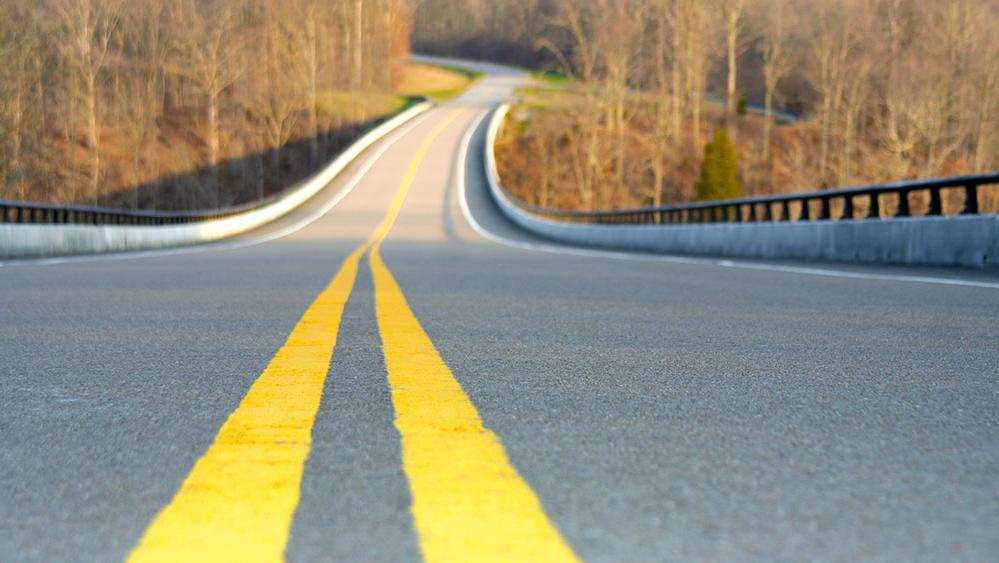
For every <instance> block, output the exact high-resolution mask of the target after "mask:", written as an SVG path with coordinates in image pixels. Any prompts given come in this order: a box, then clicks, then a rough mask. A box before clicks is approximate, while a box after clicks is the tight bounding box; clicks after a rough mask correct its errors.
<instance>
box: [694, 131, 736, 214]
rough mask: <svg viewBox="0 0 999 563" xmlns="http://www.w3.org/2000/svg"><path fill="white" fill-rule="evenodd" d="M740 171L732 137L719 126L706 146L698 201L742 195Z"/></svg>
mask: <svg viewBox="0 0 999 563" xmlns="http://www.w3.org/2000/svg"><path fill="white" fill-rule="evenodd" d="M738 173H739V163H738V162H737V161H736V159H735V147H733V146H732V139H730V138H729V136H728V133H726V132H725V130H724V129H722V128H721V127H719V128H717V129H715V133H714V135H713V136H712V137H711V142H709V143H708V144H707V145H705V146H704V161H703V162H701V176H700V178H698V180H697V201H710V200H716V199H734V198H738V197H742V186H740V185H739V178H738Z"/></svg>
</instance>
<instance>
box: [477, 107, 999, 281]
mask: <svg viewBox="0 0 999 563" xmlns="http://www.w3.org/2000/svg"><path fill="white" fill-rule="evenodd" d="M508 110H509V105H508V104H503V105H501V106H499V107H498V108H496V110H495V111H494V112H493V115H492V118H491V119H490V121H489V128H488V130H487V132H486V144H485V155H484V156H485V163H486V178H487V181H488V184H489V190H490V192H491V193H492V196H493V198H494V199H495V200H496V203H497V205H498V206H499V208H500V210H501V211H502V212H503V214H504V215H506V216H507V217H508V218H509V219H510V220H511V221H513V222H514V223H516V224H517V225H519V226H520V227H522V228H523V229H525V230H527V231H529V232H532V233H535V234H537V235H541V236H543V237H546V238H549V239H552V240H556V241H560V242H566V243H571V244H577V245H583V246H593V247H600V248H609V249H619V250H640V251H646V252H648V251H652V252H661V253H668V254H695V255H712V256H724V257H740V258H765V259H772V260H780V259H793V260H808V261H829V262H850V263H866V264H904V265H910V266H949V267H962V268H977V269H987V270H999V215H961V216H948V217H908V218H899V219H883V220H879V221H865V220H853V221H809V222H801V223H798V222H794V223H755V224H753V223H729V224H718V225H584V224H574V223H563V222H559V221H552V220H550V219H544V218H541V217H538V216H537V215H533V214H531V213H528V212H526V211H524V210H523V209H521V208H520V207H518V206H517V204H516V203H514V201H513V200H512V199H511V197H510V196H509V195H508V194H507V193H506V191H505V190H504V189H503V187H502V185H501V184H500V179H499V175H498V173H497V171H496V155H495V150H494V149H495V143H496V136H497V133H498V132H499V128H500V126H501V125H502V123H503V118H504V117H505V116H506V113H507V111H508Z"/></svg>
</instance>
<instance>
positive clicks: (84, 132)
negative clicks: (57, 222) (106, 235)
mask: <svg viewBox="0 0 999 563" xmlns="http://www.w3.org/2000/svg"><path fill="white" fill-rule="evenodd" d="M409 23H410V10H409V5H408V3H407V2H406V0H332V1H321V0H142V1H141V2H140V1H128V0H41V1H36V0H5V1H4V2H2V3H0V186H2V188H3V191H2V193H0V198H16V199H26V198H31V199H42V200H47V201H57V202H88V203H97V204H100V203H104V202H107V201H109V199H111V200H114V199H115V197H114V196H115V193H114V192H116V191H119V190H124V189H127V188H128V187H130V186H138V185H144V184H156V183H157V182H161V181H163V179H164V178H167V177H171V176H178V175H183V174H184V173H187V172H190V171H192V170H199V169H201V170H203V171H204V173H201V174H195V175H193V176H192V175H190V174H187V176H186V178H187V180H186V181H187V183H188V184H189V185H187V186H181V187H180V188H179V189H181V188H182V189H184V190H186V194H187V195H184V196H183V197H182V198H181V199H184V200H186V201H174V202H172V203H168V205H179V206H184V207H218V206H220V205H226V204H229V203H233V201H234V199H237V198H239V197H240V196H241V195H242V196H245V195H246V194H240V193H239V190H240V189H242V188H241V186H249V187H250V191H251V192H255V193H256V194H257V195H262V194H263V193H264V192H265V191H272V190H274V189H276V188H277V187H280V184H281V183H282V176H283V175H284V174H285V172H286V168H287V167H288V166H289V162H288V159H289V158H290V157H289V155H286V154H283V148H284V147H285V146H286V145H287V144H288V143H289V141H291V140H293V139H296V138H303V139H308V141H307V143H306V144H307V148H306V149H305V152H306V154H305V155H303V156H301V157H300V160H305V161H307V165H308V166H316V165H317V164H318V163H319V160H320V158H322V157H324V156H325V155H326V154H327V153H328V152H329V149H330V148H333V145H334V144H336V143H335V141H336V139H334V138H333V137H334V133H335V132H336V131H337V130H339V129H341V128H343V127H350V126H355V125H356V124H359V123H363V122H364V121H365V120H367V119H371V118H372V117H376V116H374V115H367V109H366V108H367V105H365V103H363V102H364V99H365V98H366V97H367V96H362V95H360V94H362V93H391V91H392V86H393V83H394V82H395V80H397V78H398V73H399V72H400V70H401V65H402V64H403V63H404V62H405V60H406V58H407V57H408V52H409V44H408V39H409ZM341 92H351V93H353V94H352V96H353V98H359V99H350V98H345V97H344V96H343V95H340V94H339V93H341ZM345 100H346V101H345ZM348 102H349V103H348ZM254 154H256V155H260V156H259V157H257V158H245V157H247V155H254ZM164 155H170V159H165V158H164ZM264 155H266V156H264ZM226 162H235V163H237V164H233V165H232V166H229V167H226V166H223V164H224V163H226ZM233 184H239V186H235V187H234V185H233ZM164 188H165V189H168V191H169V188H171V187H170V186H164ZM115 201H117V200H115ZM134 203H135V206H138V205H140V204H144V205H152V206H156V205H157V203H156V202H155V201H153V202H151V203H150V202H138V201H135V202H134Z"/></svg>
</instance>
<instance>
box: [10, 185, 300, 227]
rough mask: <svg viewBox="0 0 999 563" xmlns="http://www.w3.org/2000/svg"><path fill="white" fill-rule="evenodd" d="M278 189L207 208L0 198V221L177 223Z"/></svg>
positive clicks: (220, 212)
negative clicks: (139, 207)
mask: <svg viewBox="0 0 999 563" xmlns="http://www.w3.org/2000/svg"><path fill="white" fill-rule="evenodd" d="M287 193H288V192H287V191H281V192H278V193H275V194H273V195H271V196H268V197H265V198H263V199H260V200H256V201H253V202H250V203H246V204H243V205H235V206H232V207H225V208H221V209H212V210H208V211H140V210H126V209H114V208H110V207H91V206H84V205H57V204H48V203H28V202H24V201H9V200H0V223H39V224H57V225H67V224H75V225H178V224H183V223H197V222H200V221H210V220H212V219H221V218H223V217H230V216H232V215H238V214H240V213H245V212H247V211H252V210H254V209H258V208H260V207H264V206H266V205H269V204H271V203H273V202H275V201H277V200H278V199H281V198H282V197H284V196H285V195H287Z"/></svg>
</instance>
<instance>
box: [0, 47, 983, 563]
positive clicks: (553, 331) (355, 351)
mask: <svg viewBox="0 0 999 563" xmlns="http://www.w3.org/2000/svg"><path fill="white" fill-rule="evenodd" d="M488 70H489V75H488V77H487V78H486V79H485V80H483V81H481V82H479V83H478V84H477V85H476V86H475V87H474V88H473V89H472V90H471V91H469V92H468V93H466V94H465V95H463V96H462V97H460V98H458V99H456V100H454V101H452V102H449V103H447V104H444V105H442V106H440V107H438V108H435V109H433V110H432V111H430V112H429V113H428V114H426V115H425V116H424V117H421V118H418V119H417V120H416V121H414V122H413V123H412V125H410V126H407V127H405V128H404V129H402V130H400V132H399V133H398V134H396V135H392V136H390V137H389V138H388V139H386V140H385V141H383V142H382V143H380V144H379V145H376V146H375V147H373V148H372V149H370V150H369V151H368V152H367V153H365V155H363V156H362V157H361V159H360V160H359V161H358V162H357V163H356V164H355V165H353V166H352V167H351V168H350V169H349V170H348V171H347V172H346V173H345V174H343V175H341V178H340V179H338V180H337V181H335V182H334V183H332V184H331V185H330V187H329V188H328V189H327V190H325V191H324V192H323V193H322V194H320V195H319V196H317V198H316V199H314V200H313V201H310V202H309V203H308V204H307V205H306V206H305V207H304V208H303V209H301V210H299V211H296V212H295V213H293V214H292V215H291V216H289V217H286V218H285V219H283V220H281V221H279V222H278V223H277V224H275V225H272V226H269V227H267V228H266V229H262V230H260V231H257V232H254V233H250V234H248V235H245V236H243V237H240V238H239V239H237V240H236V241H230V242H228V243H226V245H221V246H218V245H216V246H207V247H202V248H195V249H185V250H182V251H179V252H172V253H159V254H158V253H153V254H152V255H148V256H144V257H127V258H125V259H109V258H108V257H101V258H98V259H92V260H68V261H62V262H59V261H57V262H56V263H47V264H19V265H10V264H8V265H5V266H4V267H0V351H2V357H0V491H2V492H0V560H2V561H103V560H120V559H124V558H128V557H131V558H133V559H134V560H137V561H138V560H155V559H161V560H196V559H199V558H200V559H207V560H220V559H230V560H244V559H256V558H260V559H267V558H280V557H281V556H282V555H283V556H284V557H285V558H286V559H288V560H292V561H317V560H358V561H361V560H364V561H367V560H371V561H408V560H418V559H420V558H421V557H422V558H425V559H427V560H448V559H450V560H465V561H477V560H489V559H493V560H506V561H510V560H572V559H573V558H578V559H581V560H588V561H673V560H679V561H686V560H702V561H728V560H761V561H774V560H777V561H801V560H818V561H847V560H858V559H860V560H894V561H908V560H926V561H959V560H965V561H987V560H991V561H995V560H997V559H999V280H996V279H995V278H994V277H993V278H989V277H983V276H980V275H979V276H972V275H971V274H968V273H961V272H939V271H937V272H923V271H913V270H906V269H885V268H882V269H873V268H844V267H836V266H820V267H816V268H818V269H820V270H821V271H817V272H805V271H795V270H794V269H793V268H786V267H783V266H771V265H768V264H764V263H759V262H749V263H731V262H719V261H715V260H710V259H703V260H701V259H697V260H672V259H669V258H666V259H663V258H661V257H660V258H657V257H650V256H621V255H617V254H612V253H602V252H579V251H576V250H573V249H567V248H562V247H558V246H557V245H554V244H552V243H547V242H545V241H541V240H537V239H534V238H532V237H531V236H529V235H527V234H526V233H523V232H521V231H518V230H517V229H516V228H515V227H513V226H512V225H511V224H510V223H508V222H507V221H505V220H504V219H503V218H502V217H501V216H500V215H499V213H498V211H497V210H496V208H495V206H494V205H493V204H492V203H491V200H489V198H488V195H487V194H486V191H485V185H484V175H483V173H482V161H481V154H480V153H481V150H482V143H483V137H484V122H483V121H481V118H482V117H483V115H484V114H485V112H487V111H488V110H489V109H491V108H492V107H493V106H494V105H495V104H496V103H497V102H499V101H501V100H503V99H505V98H506V97H507V96H508V95H509V94H510V92H511V89H512V88H513V86H514V85H515V84H516V83H517V80H518V78H519V77H518V76H517V73H515V72H513V71H509V70H504V69H502V68H498V67H490V68H489V69H488ZM466 132H471V134H470V136H468V137H467V138H466ZM362 173H363V175H362ZM354 180H358V181H356V182H355V181H354ZM354 184H356V185H354ZM348 190H349V193H347V192H348ZM345 193H346V194H347V195H346V196H345V197H343V199H342V201H340V202H339V203H338V204H337V205H336V206H335V207H334V208H333V209H332V210H331V211H330V212H329V213H327V214H325V215H323V216H322V217H320V218H318V219H317V220H315V221H313V222H311V223H309V224H307V225H305V224H304V222H305V221H306V220H307V219H308V218H309V217H310V215H309V213H310V211H314V210H316V209H319V208H321V207H322V206H323V205H324V204H325V203H326V202H328V201H330V200H331V198H337V197H340V196H343V195H344V194H345ZM463 193H464V196H465V197H464V199H465V200H466V201H467V206H466V208H467V209H466V210H467V211H468V212H469V213H468V214H466V213H465V211H466V210H463V209H462V207H463V206H462V199H463V197H462V196H463ZM469 215H470V217H471V222H470V220H469ZM299 227H301V228H299ZM295 229H297V230H295ZM292 230H295V232H293V233H290V234H288V231H292ZM282 233H284V234H285V236H282V237H280V238H274V236H276V235H277V234H282ZM269 239H270V240H269ZM234 243H235V244H234ZM785 266H786V265H785ZM812 267H813V266H809V268H812ZM355 270H356V271H355ZM906 276H927V277H940V278H946V279H959V280H960V279H968V280H972V281H973V282H974V283H975V284H977V285H974V284H972V285H954V284H948V283H936V282H935V281H934V280H933V279H931V280H924V281H914V280H912V279H908V278H907V277H906ZM990 284H991V285H990ZM348 296H349V297H348ZM331 352H332V355H331V354H330V353H331Z"/></svg>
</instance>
